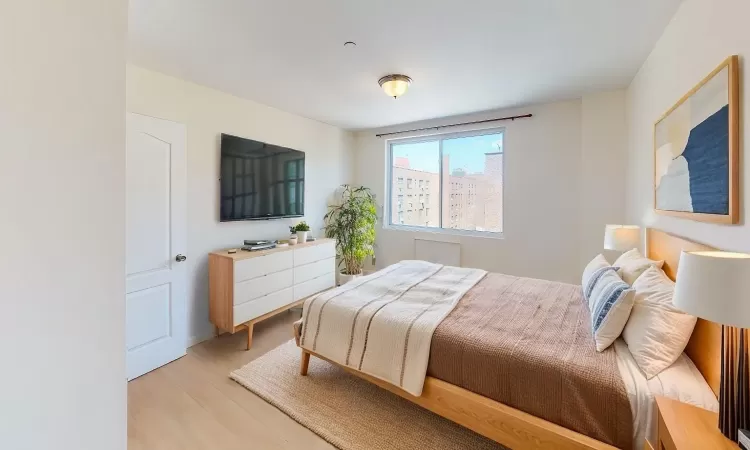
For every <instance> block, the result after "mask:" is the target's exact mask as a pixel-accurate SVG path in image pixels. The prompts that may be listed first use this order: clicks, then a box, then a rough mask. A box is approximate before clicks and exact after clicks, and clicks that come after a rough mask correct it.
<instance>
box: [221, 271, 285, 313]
mask: <svg viewBox="0 0 750 450" xmlns="http://www.w3.org/2000/svg"><path fill="white" fill-rule="evenodd" d="M293 283H294V273H293V271H292V269H287V270H282V271H281V272H274V273H270V274H268V275H264V276H261V277H257V278H253V279H252V280H247V281H243V282H241V283H235V285H234V304H235V305H240V304H242V303H245V302H249V301H251V300H253V299H256V298H258V297H263V296H264V295H267V294H270V293H271V292H276V291H280V290H282V289H284V288H288V287H291V286H292V284H293Z"/></svg>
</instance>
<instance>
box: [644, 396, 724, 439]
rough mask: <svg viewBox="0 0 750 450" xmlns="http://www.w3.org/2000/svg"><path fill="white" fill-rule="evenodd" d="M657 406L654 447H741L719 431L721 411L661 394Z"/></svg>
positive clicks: (657, 398) (657, 399)
mask: <svg viewBox="0 0 750 450" xmlns="http://www.w3.org/2000/svg"><path fill="white" fill-rule="evenodd" d="M656 408H657V410H658V416H659V417H658V425H657V426H658V429H657V443H656V445H655V446H654V450H688V449H695V450H703V449H712V450H738V449H739V446H738V445H737V444H736V443H735V442H732V441H730V440H729V439H727V438H725V437H724V435H723V434H721V431H719V427H718V423H719V415H718V414H717V413H714V412H711V411H708V410H705V409H702V408H698V407H696V406H693V405H688V404H687V403H681V402H678V401H676V400H671V399H668V398H665V397H659V396H657V397H656ZM646 448H648V444H646Z"/></svg>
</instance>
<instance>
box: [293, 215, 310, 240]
mask: <svg viewBox="0 0 750 450" xmlns="http://www.w3.org/2000/svg"><path fill="white" fill-rule="evenodd" d="M289 231H291V232H292V233H297V241H298V242H299V243H300V244H304V243H305V242H307V232H308V231H310V225H308V224H307V222H305V221H304V220H303V221H302V222H300V223H298V224H297V225H295V226H293V227H289Z"/></svg>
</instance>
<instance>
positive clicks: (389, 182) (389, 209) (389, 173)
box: [383, 127, 507, 239]
mask: <svg viewBox="0 0 750 450" xmlns="http://www.w3.org/2000/svg"><path fill="white" fill-rule="evenodd" d="M490 134H502V135H503V167H502V175H501V176H502V179H503V193H502V204H503V209H502V215H501V217H500V223H501V224H502V227H503V231H477V230H460V229H456V228H443V227H442V226H438V227H426V226H418V225H402V224H397V223H391V221H392V214H393V195H396V194H397V193H396V192H394V187H393V146H394V145H399V144H418V143H423V142H435V141H437V142H438V160H439V161H438V174H439V177H438V178H439V183H440V186H439V193H440V194H441V195H440V201H439V202H438V217H439V218H440V225H442V217H443V196H442V189H443V141H444V140H446V139H457V138H465V137H475V136H486V135H490ZM505 137H506V128H505V127H493V128H484V129H480V130H471V131H458V132H453V133H435V134H430V135H424V136H417V137H406V138H392V139H388V140H386V142H385V153H386V158H385V159H386V177H385V184H386V186H385V192H386V207H385V210H386V220H384V221H383V228H384V229H386V230H400V231H414V232H423V233H432V234H445V235H454V236H475V237H485V238H492V239H503V237H504V234H505V205H506V202H505V192H506V189H505V180H506V177H505V167H506V165H507V164H506V160H505Z"/></svg>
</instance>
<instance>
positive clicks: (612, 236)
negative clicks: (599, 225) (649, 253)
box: [604, 225, 641, 252]
mask: <svg viewBox="0 0 750 450" xmlns="http://www.w3.org/2000/svg"><path fill="white" fill-rule="evenodd" d="M640 243H641V227H639V226H638V225H605V227H604V249H605V250H617V251H619V252H626V251H628V250H631V249H634V248H638V246H639V245H640Z"/></svg>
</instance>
